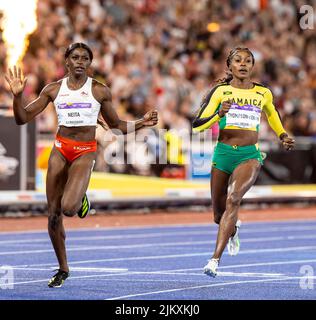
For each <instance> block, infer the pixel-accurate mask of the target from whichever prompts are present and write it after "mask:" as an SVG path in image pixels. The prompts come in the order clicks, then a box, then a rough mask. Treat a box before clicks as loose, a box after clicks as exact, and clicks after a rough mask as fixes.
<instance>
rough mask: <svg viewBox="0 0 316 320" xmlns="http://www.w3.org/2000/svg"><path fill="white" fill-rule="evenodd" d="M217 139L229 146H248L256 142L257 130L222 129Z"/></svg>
mask: <svg viewBox="0 0 316 320" xmlns="http://www.w3.org/2000/svg"><path fill="white" fill-rule="evenodd" d="M218 141H219V142H222V143H225V144H229V145H231V146H234V145H237V146H249V145H253V144H256V143H257V142H258V132H257V131H250V130H236V129H223V130H220V132H219V137H218Z"/></svg>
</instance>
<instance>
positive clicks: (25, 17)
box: [0, 0, 38, 67]
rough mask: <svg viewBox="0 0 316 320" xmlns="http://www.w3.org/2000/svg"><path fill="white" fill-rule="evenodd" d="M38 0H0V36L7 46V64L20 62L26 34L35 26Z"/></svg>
mask: <svg viewBox="0 0 316 320" xmlns="http://www.w3.org/2000/svg"><path fill="white" fill-rule="evenodd" d="M37 2H38V0H0V13H2V16H3V17H2V19H1V28H2V30H3V33H2V38H3V41H4V43H5V45H6V48H7V66H8V67H12V66H13V65H19V64H21V61H22V58H23V56H24V54H25V51H26V50H27V47H28V44H29V41H28V36H29V35H30V34H31V33H32V32H33V31H34V30H35V29H36V27H37V17H36V8H37Z"/></svg>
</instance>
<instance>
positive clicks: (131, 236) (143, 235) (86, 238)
mask: <svg viewBox="0 0 316 320" xmlns="http://www.w3.org/2000/svg"><path fill="white" fill-rule="evenodd" d="M314 230H316V226H315V227H313V226H304V227H303V226H296V227H280V228H278V227H271V228H265V229H256V230H254V229H247V228H242V229H241V230H240V231H241V232H242V234H243V235H245V234H247V233H256V234H257V233H268V232H282V231H289V232H296V231H314ZM216 234H217V230H210V231H175V232H151V233H140V234H126V235H107V236H80V237H74V236H71V235H70V236H69V237H67V242H69V241H95V240H111V239H113V240H119V239H139V238H140V239H142V238H154V237H166V236H172V237H176V236H186V237H187V236H190V235H192V236H194V235H206V236H207V235H216ZM289 237H290V236H289ZM36 242H40V243H42V242H47V244H50V240H49V237H48V236H47V237H46V238H33V239H17V240H16V239H15V240H0V244H14V243H22V244H25V243H36Z"/></svg>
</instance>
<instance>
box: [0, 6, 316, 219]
mask: <svg viewBox="0 0 316 320" xmlns="http://www.w3.org/2000/svg"><path fill="white" fill-rule="evenodd" d="M304 4H305V5H306V4H309V5H311V6H312V7H315V1H299V0H297V1H286V0H283V1H281V0H271V1H264V0H260V1H259V0H257V1H246V0H231V1H217V0H215V1H211V0H200V1H191V0H188V1H178V0H176V1H172V2H170V1H163V0H160V1H159V0H140V1H133V0H117V1H105V0H103V1H102V0H95V1H88V0H87V1H86V0H81V1H79V0H78V1H67V0H39V1H38V3H37V11H36V15H37V28H36V30H35V31H34V32H33V33H32V34H31V35H30V36H29V44H28V47H27V51H26V52H25V55H24V56H23V59H22V65H23V70H24V73H25V74H26V75H27V77H28V82H27V86H26V88H25V99H26V101H31V100H33V99H34V98H36V97H37V95H38V94H39V92H40V91H41V89H42V88H43V86H44V85H45V84H47V83H50V82H52V81H55V80H57V79H60V78H62V77H63V76H64V75H65V72H66V70H65V65H64V60H63V54H64V51H65V49H66V48H67V46H68V45H69V44H70V43H72V42H85V43H87V44H88V45H89V46H90V47H91V48H92V50H93V52H94V60H93V63H92V67H91V76H94V77H96V78H97V79H98V80H99V81H101V82H103V83H106V84H107V85H108V86H109V87H110V88H111V92H112V97H113V105H114V107H115V109H116V110H117V112H118V114H119V116H120V117H121V118H122V119H125V120H133V119H137V118H139V117H141V116H142V115H143V114H144V113H145V111H147V110H149V109H151V108H152V107H155V108H157V109H158V111H159V117H160V118H159V125H158V126H157V128H156V129H155V130H154V131H153V130H151V131H148V132H147V133H146V132H144V130H142V131H140V132H138V133H137V136H138V138H137V139H138V140H140V141H144V136H146V135H147V140H146V150H145V152H144V153H142V152H137V155H135V154H132V155H131V156H133V157H134V159H135V161H134V163H132V164H115V163H114V164H111V165H110V164H109V163H108V162H107V161H106V159H105V157H104V154H105V151H106V152H107V153H108V152H109V150H110V151H111V150H113V148H115V147H118V148H119V149H120V150H124V153H125V156H126V152H128V151H126V150H128V148H126V142H125V143H123V144H122V145H119V146H118V144H119V142H118V141H115V138H113V140H112V141H111V142H109V141H107V139H106V137H108V136H106V135H108V132H106V131H105V130H103V129H102V128H98V130H97V140H98V147H99V148H98V157H97V163H96V166H95V169H94V170H95V172H94V173H93V176H92V179H91V184H90V188H89V190H90V194H91V200H92V203H93V204H94V207H95V208H96V209H98V208H102V209H103V210H105V209H109V208H114V207H115V205H117V206H120V207H124V208H127V209H128V208H135V207H136V208H138V207H142V208H143V209H144V208H145V209H146V210H150V209H151V208H156V207H168V205H170V204H173V206H174V207H177V206H180V205H182V206H183V205H184V206H190V205H194V204H202V205H209V203H210V199H209V182H208V179H209V164H210V157H211V155H212V147H213V143H212V142H214V141H215V140H216V137H217V134H218V128H217V127H215V128H213V129H212V130H209V131H208V132H207V134H206V135H205V136H204V139H205V140H204V144H205V145H209V146H210V148H209V149H207V152H206V153H204V154H201V152H200V150H198V149H197V148H196V145H195V144H194V143H191V144H188V143H187V142H188V141H187V140H185V138H184V137H183V136H182V135H181V132H182V131H183V130H184V131H185V130H186V132H191V121H192V119H193V117H194V116H195V114H196V112H197V110H198V108H199V105H200V101H201V98H202V96H203V95H204V94H205V92H206V91H207V90H208V89H209V88H210V87H211V86H213V85H214V84H215V83H216V80H217V79H220V78H223V76H225V70H226V66H225V60H226V57H227V54H228V52H229V51H230V49H231V48H232V47H234V46H236V45H240V44H242V45H245V46H247V47H249V48H250V49H251V50H252V52H253V53H254V56H255V59H256V65H255V69H254V74H253V78H254V81H257V82H260V83H262V84H264V85H267V86H268V87H269V88H271V90H272V91H273V93H274V102H275V105H276V107H277V109H278V111H279V113H280V115H281V118H282V120H283V123H284V126H285V128H286V130H287V131H288V132H289V134H290V135H293V136H294V137H295V138H296V141H297V146H296V150H295V151H293V152H291V153H287V152H285V151H282V150H281V148H280V145H279V142H278V139H277V137H276V136H275V135H274V133H273V132H272V130H271V129H270V128H269V127H268V125H267V122H266V119H265V116H264V115H263V117H262V123H261V129H260V146H261V149H262V151H264V152H266V153H267V159H266V161H265V166H264V167H263V168H262V170H261V173H260V176H259V178H258V180H257V182H256V184H257V186H255V187H254V188H253V189H252V190H251V191H250V192H249V193H248V194H247V197H246V200H248V202H251V203H252V204H257V205H259V204H261V203H262V202H265V201H267V202H273V203H284V202H293V201H295V202H300V203H301V202H306V201H307V202H312V201H314V199H315V198H314V197H315V191H316V187H315V185H313V184H314V183H315V182H316V171H315V170H316V165H315V164H316V152H315V151H316V149H315V142H314V141H315V137H316V109H315V99H316V59H315V49H316V35H315V29H313V28H307V29H302V27H301V26H300V19H301V18H302V16H303V14H302V13H300V8H301V6H302V5H304ZM314 20H315V19H314ZM3 31H4V30H2V33H1V35H2V36H1V37H0V38H1V39H2V40H1V42H0V68H1V73H2V74H5V73H6V72H7V67H8V65H7V63H6V54H7V44H6V43H5V41H4V39H3ZM0 101H1V106H0V112H1V119H0V120H1V126H0V127H1V144H2V149H1V155H0V157H1V158H0V164H1V172H2V174H1V176H2V178H1V181H0V188H1V190H3V191H2V192H1V194H0V202H1V205H2V207H1V208H2V210H1V211H2V214H4V215H8V212H10V213H11V212H15V211H18V212H21V210H22V209H21V208H24V210H25V211H27V212H32V213H34V212H38V210H39V212H41V213H43V212H44V213H45V200H46V199H45V172H46V168H47V159H48V156H49V152H50V150H51V147H52V143H53V139H54V135H55V132H56V116H55V112H54V107H53V105H49V106H48V108H47V109H46V110H45V111H44V112H43V113H41V114H40V115H39V116H38V117H37V118H36V121H34V122H33V123H31V124H30V125H28V126H27V128H25V127H26V126H24V127H22V128H21V127H17V126H16V125H15V124H14V122H13V120H12V96H11V94H10V92H9V91H8V88H7V85H6V83H5V79H4V77H1V78H0ZM159 129H165V131H164V133H163V134H159V131H158V130H159ZM148 137H149V138H148ZM124 147H125V149H124ZM157 149H158V150H159V152H160V153H161V154H165V155H166V157H167V162H166V163H164V164H159V165H155V164H150V163H149V162H148V157H146V154H148V153H149V154H150V153H153V152H152V150H157ZM116 150H117V149H116ZM199 160H203V161H202V162H203V164H202V165H200V166H199V167H198V168H195V163H196V161H197V162H198V161H199ZM27 190H29V191H27ZM33 191H35V192H33ZM246 202H247V201H246ZM38 205H42V207H40V209H38V208H37V206H38ZM43 206H44V207H43ZM43 208H44V209H43ZM37 209H38V210H37ZM97 211H98V210H97Z"/></svg>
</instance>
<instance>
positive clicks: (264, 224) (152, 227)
mask: <svg viewBox="0 0 316 320" xmlns="http://www.w3.org/2000/svg"><path fill="white" fill-rule="evenodd" d="M210 221H211V219H210ZM315 222H316V219H315V218H311V219H299V220H297V219H290V220H279V221H246V222H245V223H244V225H247V226H250V227H251V226H254V228H255V227H257V226H259V227H260V228H262V230H265V229H267V226H268V228H271V227H269V225H277V226H275V227H274V228H279V225H280V226H282V225H286V224H293V225H295V226H296V227H298V228H299V227H300V226H299V225H300V224H302V225H304V224H308V225H310V224H311V223H315ZM301 227H302V228H304V226H301ZM169 228H171V229H172V228H174V229H178V228H186V229H190V228H217V226H216V225H215V224H214V223H208V222H206V223H190V224H189V223H187V224H157V225H155V224H153V225H145V226H143V225H140V226H126V227H102V228H97V227H95V228H79V229H78V228H76V229H71V228H69V229H68V230H67V232H69V233H81V232H103V231H129V230H142V231H144V230H148V231H151V230H157V229H169ZM272 228H273V227H272ZM288 228H292V226H289V227H288ZM312 228H313V227H312ZM258 230H261V229H258ZM256 231H257V228H255V229H254V232H256ZM40 233H43V234H47V229H43V230H24V231H0V236H1V235H23V234H26V235H29V234H40Z"/></svg>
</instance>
